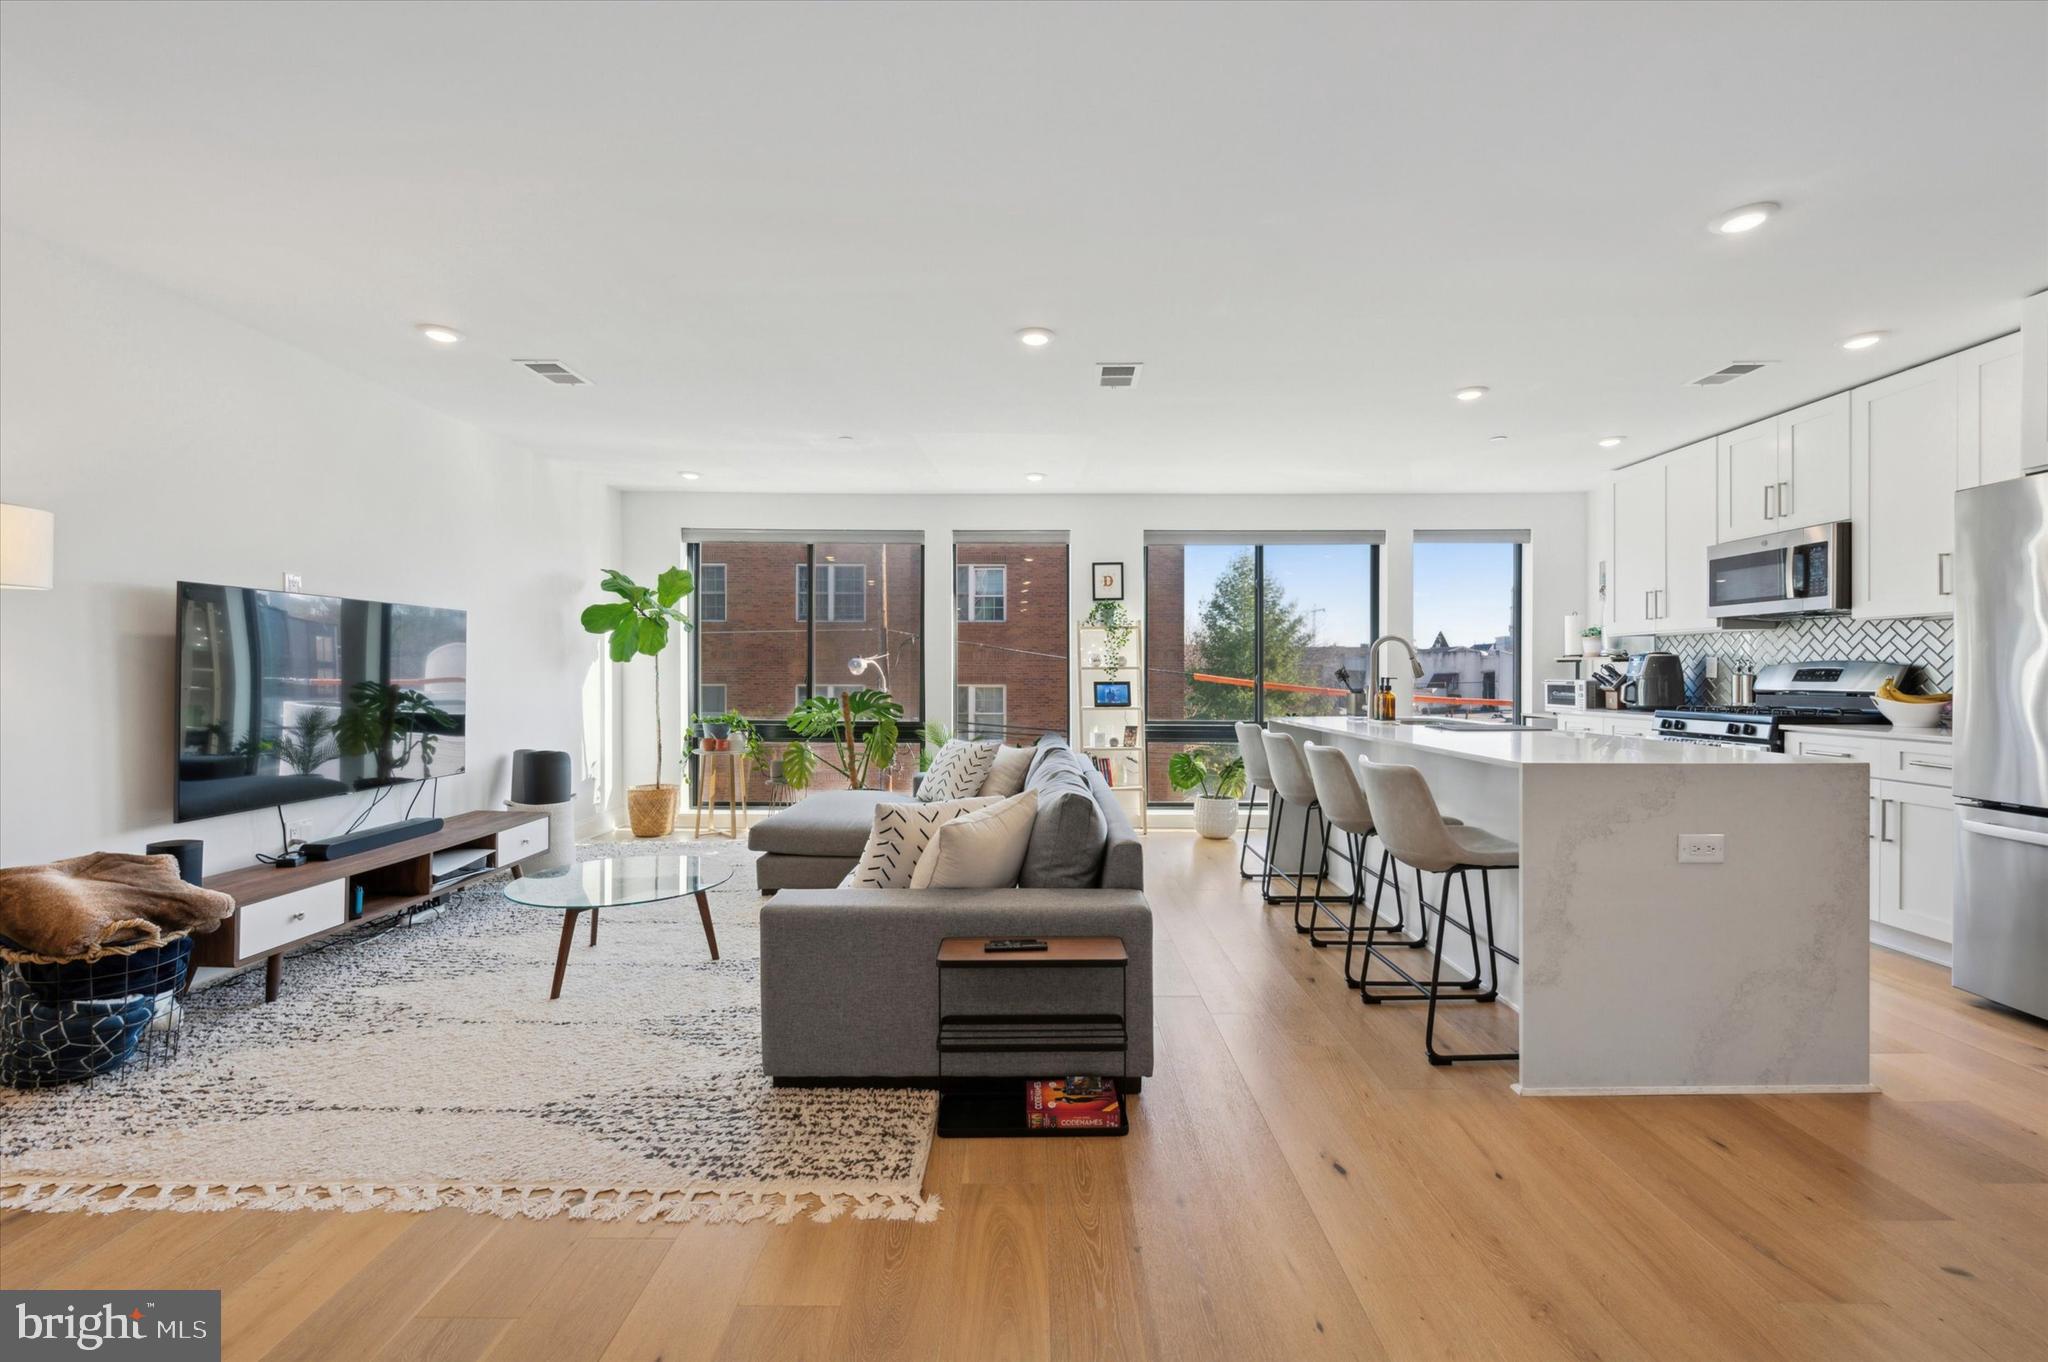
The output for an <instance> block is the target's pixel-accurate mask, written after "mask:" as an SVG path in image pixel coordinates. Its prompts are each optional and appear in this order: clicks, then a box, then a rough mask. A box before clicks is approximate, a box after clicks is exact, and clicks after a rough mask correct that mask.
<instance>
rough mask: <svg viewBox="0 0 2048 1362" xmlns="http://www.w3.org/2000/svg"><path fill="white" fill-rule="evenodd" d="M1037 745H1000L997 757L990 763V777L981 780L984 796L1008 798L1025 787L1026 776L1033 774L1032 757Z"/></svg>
mask: <svg viewBox="0 0 2048 1362" xmlns="http://www.w3.org/2000/svg"><path fill="white" fill-rule="evenodd" d="M1037 750H1038V749H1037V748H1035V747H999V748H997V749H996V758H995V760H994V761H993V762H991V763H990V764H989V768H988V778H987V779H986V780H984V781H982V782H981V792H982V794H983V795H984V796H989V795H993V796H994V797H995V798H997V799H1008V798H1009V797H1010V796H1011V795H1013V794H1016V793H1017V792H1018V791H1020V790H1022V789H1023V788H1024V777H1026V776H1028V775H1030V774H1031V757H1032V754H1033V753H1035V752H1036V751H1037Z"/></svg>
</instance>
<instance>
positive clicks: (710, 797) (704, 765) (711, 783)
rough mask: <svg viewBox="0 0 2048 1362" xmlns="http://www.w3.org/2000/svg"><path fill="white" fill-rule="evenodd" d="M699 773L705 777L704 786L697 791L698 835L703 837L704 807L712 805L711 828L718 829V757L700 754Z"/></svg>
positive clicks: (698, 761) (698, 760) (714, 830)
mask: <svg viewBox="0 0 2048 1362" xmlns="http://www.w3.org/2000/svg"><path fill="white" fill-rule="evenodd" d="M697 773H698V774H699V775H700V776H702V777H703V778H704V788H703V789H701V790H699V791H698V792H697V833H696V835H697V836H699V837H702V836H703V835H704V809H705V807H706V806H707V805H709V806H710V807H711V830H712V831H713V832H717V831H718V807H717V800H718V758H717V757H714V756H711V755H709V754H699V756H698V758H697Z"/></svg>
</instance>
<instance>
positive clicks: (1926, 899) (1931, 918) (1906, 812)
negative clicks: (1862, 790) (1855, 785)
mask: <svg viewBox="0 0 2048 1362" xmlns="http://www.w3.org/2000/svg"><path fill="white" fill-rule="evenodd" d="M1871 792H1872V794H1873V795H1875V797H1876V799H1877V803H1878V820H1877V822H1878V832H1877V863H1878V874H1877V878H1876V879H1875V880H1874V881H1872V887H1873V888H1874V889H1875V891H1876V892H1875V894H1874V895H1873V898H1872V907H1873V911H1872V913H1871V918H1872V919H1873V920H1874V921H1877V922H1882V923H1884V924H1885V925H1886V926H1887V927H1897V928H1899V929H1900V930H1902V931H1908V932H1916V933H1918V934H1919V935H1921V936H1925V937H1932V938H1933V939H1934V940H1936V941H1952V940H1953V939H1954V936H1955V912H1956V808H1955V796H1954V795H1953V794H1952V793H1950V791H1949V789H1948V787H1947V786H1945V785H1939V786H1937V785H1912V784H1908V783H1906V782H1905V781H1903V780H1880V781H1877V782H1875V783H1874V784H1873V785H1872V787H1871Z"/></svg>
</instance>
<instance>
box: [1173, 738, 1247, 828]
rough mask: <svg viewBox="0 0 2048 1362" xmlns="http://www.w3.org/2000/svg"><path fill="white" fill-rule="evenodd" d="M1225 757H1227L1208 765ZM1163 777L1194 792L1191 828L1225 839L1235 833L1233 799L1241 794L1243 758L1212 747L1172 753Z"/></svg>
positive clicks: (1236, 799) (1235, 821)
mask: <svg viewBox="0 0 2048 1362" xmlns="http://www.w3.org/2000/svg"><path fill="white" fill-rule="evenodd" d="M1225 756H1229V758H1230V760H1229V761H1227V762H1224V763H1223V764H1222V765H1219V766H1211V765H1210V763H1211V762H1214V761H1221V760H1222V758H1223V757H1225ZM1166 778H1167V780H1168V781H1169V782H1171V783H1172V785H1173V788H1174V789H1175V790H1179V791H1188V790H1193V791H1194V792H1195V831H1196V832H1198V833H1200V834H1201V835H1202V836H1204V837H1213V838H1219V839H1223V840H1228V839H1229V838H1231V837H1232V836H1234V835H1236V833H1237V801H1238V799H1239V797H1240V796H1242V795H1243V794H1244V758H1243V757H1240V756H1236V755H1234V754H1230V753H1227V752H1220V751H1217V750H1216V749H1214V748H1210V749H1207V750H1203V749H1200V748H1197V749H1195V750H1193V751H1187V752H1176V753H1174V754H1173V760H1172V761H1170V762H1168V763H1167V764H1166Z"/></svg>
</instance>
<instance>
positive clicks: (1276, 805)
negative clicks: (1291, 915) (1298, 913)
mask: <svg viewBox="0 0 2048 1362" xmlns="http://www.w3.org/2000/svg"><path fill="white" fill-rule="evenodd" d="M1282 802H1283V801H1282V800H1281V798H1280V792H1279V791H1278V790H1275V791H1273V792H1272V794H1271V796H1270V797H1269V798H1268V799H1267V800H1266V849H1265V851H1264V852H1263V853H1262V854H1261V855H1260V857H1259V897H1260V898H1261V899H1263V900H1265V901H1266V902H1267V903H1272V902H1275V900H1274V898H1273V852H1274V851H1275V850H1276V849H1277V843H1278V841H1279V838H1280V805H1281V803H1282Z"/></svg>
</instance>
